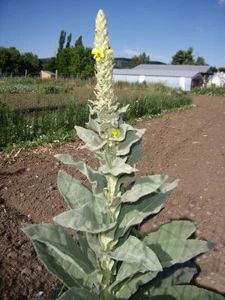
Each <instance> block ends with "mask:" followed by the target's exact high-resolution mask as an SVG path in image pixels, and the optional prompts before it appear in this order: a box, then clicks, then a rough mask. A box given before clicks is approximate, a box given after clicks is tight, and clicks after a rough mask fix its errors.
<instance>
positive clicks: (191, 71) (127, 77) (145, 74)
mask: <svg viewBox="0 0 225 300" xmlns="http://www.w3.org/2000/svg"><path fill="white" fill-rule="evenodd" d="M207 74H212V71H211V69H210V67H209V66H196V65H163V64H160V65H154V64H141V65H139V66H137V67H135V68H132V69H114V70H113V79H114V81H127V82H143V81H145V82H147V83H155V82H162V83H164V84H165V85H167V86H170V87H173V88H181V89H182V90H185V91H190V90H191V89H192V88H193V87H195V86H202V84H203V83H204V81H205V80H204V76H205V75H207Z"/></svg>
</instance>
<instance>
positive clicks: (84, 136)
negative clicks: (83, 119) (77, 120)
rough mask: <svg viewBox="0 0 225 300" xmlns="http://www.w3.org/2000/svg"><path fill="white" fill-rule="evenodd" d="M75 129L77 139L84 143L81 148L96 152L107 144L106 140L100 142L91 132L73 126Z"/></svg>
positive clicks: (96, 135)
mask: <svg viewBox="0 0 225 300" xmlns="http://www.w3.org/2000/svg"><path fill="white" fill-rule="evenodd" d="M75 129H76V132H77V135H78V136H79V138H80V139H81V140H82V141H84V142H85V146H83V147H82V148H87V149H89V150H91V151H97V150H100V149H101V148H102V147H103V146H104V145H105V144H106V143H107V140H105V141H102V140H101V139H100V137H99V135H98V134H96V133H95V132H93V131H92V130H89V129H86V128H84V127H80V126H75Z"/></svg>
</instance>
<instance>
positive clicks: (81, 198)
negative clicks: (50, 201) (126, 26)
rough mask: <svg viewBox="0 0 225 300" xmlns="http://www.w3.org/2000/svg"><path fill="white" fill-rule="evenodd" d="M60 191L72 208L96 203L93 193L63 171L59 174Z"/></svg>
mask: <svg viewBox="0 0 225 300" xmlns="http://www.w3.org/2000/svg"><path fill="white" fill-rule="evenodd" d="M58 189H59V191H60V193H61V194H62V195H63V197H64V199H65V200H66V202H67V204H68V205H69V207H70V208H79V207H81V206H83V205H84V204H86V203H89V202H93V201H94V197H93V194H92V192H91V191H90V190H89V189H88V188H87V187H86V186H85V185H83V184H82V183H81V182H79V181H78V180H76V179H75V178H74V177H72V176H70V175H69V174H67V173H66V172H64V171H61V170H60V171H59V173H58Z"/></svg>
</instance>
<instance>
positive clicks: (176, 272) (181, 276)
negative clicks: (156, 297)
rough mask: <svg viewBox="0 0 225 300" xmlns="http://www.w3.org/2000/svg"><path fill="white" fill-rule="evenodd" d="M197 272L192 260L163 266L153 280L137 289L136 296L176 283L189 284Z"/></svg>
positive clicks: (150, 293)
mask: <svg viewBox="0 0 225 300" xmlns="http://www.w3.org/2000/svg"><path fill="white" fill-rule="evenodd" d="M197 272H198V271H197V268H196V266H195V264H193V263H192V262H187V263H185V264H176V265H174V266H172V267H170V268H164V269H163V272H159V273H158V275H157V276H156V277H155V278H154V280H152V281H151V282H149V284H147V285H145V286H144V287H141V288H140V289H139V291H138V292H137V296H139V298H141V296H142V295H143V294H144V293H145V294H149V295H152V293H153V291H155V290H156V289H162V288H163V289H165V288H169V287H171V286H173V285H178V284H189V283H190V282H191V280H192V279H193V277H194V275H195V274H197Z"/></svg>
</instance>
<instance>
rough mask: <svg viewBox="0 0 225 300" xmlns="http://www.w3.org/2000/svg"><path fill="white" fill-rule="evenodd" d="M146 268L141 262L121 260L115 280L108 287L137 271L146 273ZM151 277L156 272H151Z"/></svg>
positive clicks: (132, 275)
mask: <svg viewBox="0 0 225 300" xmlns="http://www.w3.org/2000/svg"><path fill="white" fill-rule="evenodd" d="M147 271H148V269H147V268H146V267H144V266H143V264H142V263H132V264H130V263H127V262H125V261H124V262H123V263H122V264H121V266H120V268H119V270H118V273H117V276H116V279H115V281H114V282H113V284H112V286H111V287H110V288H113V287H115V286H117V285H118V284H119V283H121V282H122V281H124V280H125V279H127V278H132V277H134V275H136V274H137V273H146V272H147ZM151 274H152V279H153V278H154V277H155V276H157V274H158V272H151Z"/></svg>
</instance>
